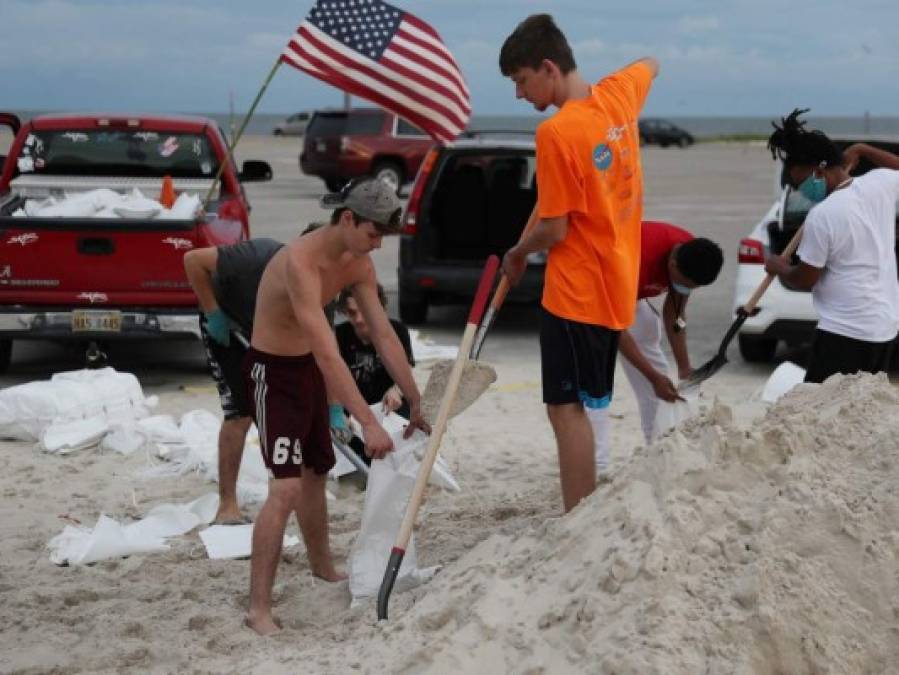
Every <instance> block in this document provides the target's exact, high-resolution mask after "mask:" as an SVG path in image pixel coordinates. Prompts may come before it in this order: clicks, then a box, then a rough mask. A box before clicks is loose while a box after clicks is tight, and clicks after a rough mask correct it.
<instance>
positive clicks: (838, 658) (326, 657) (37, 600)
mask: <svg viewBox="0 0 899 675" xmlns="http://www.w3.org/2000/svg"><path fill="white" fill-rule="evenodd" d="M298 149H299V143H298V141H297V140H296V139H284V138H281V139H279V138H271V137H262V136H253V137H248V138H247V139H245V141H243V142H242V143H241V146H240V147H239V148H238V155H239V157H240V158H243V159H249V158H254V159H266V160H267V161H269V162H270V163H271V164H272V166H273V169H274V171H275V180H274V181H273V182H271V183H267V184H259V185H252V186H248V193H249V197H250V200H251V202H252V203H253V206H254V210H253V213H252V224H253V234H254V235H256V236H273V237H275V238H279V239H282V240H286V239H289V238H290V237H292V236H294V235H295V234H296V233H298V231H300V230H301V229H302V228H303V227H304V226H305V224H306V223H307V222H309V221H311V220H315V219H320V218H321V217H322V216H323V215H325V212H323V211H321V210H320V209H319V208H318V206H317V204H316V201H315V200H316V199H317V197H318V196H319V195H320V194H321V193H322V190H323V185H322V184H321V182H320V181H317V180H315V179H310V178H306V177H303V176H301V175H300V173H299V170H298V168H297V161H296V155H297V151H298ZM644 164H645V174H646V207H645V217H646V218H647V219H662V220H669V221H671V222H674V223H678V224H681V225H683V226H685V227H688V228H689V229H691V230H692V231H693V232H694V233H695V234H697V235H703V236H707V237H710V238H712V239H715V240H717V241H718V242H719V243H720V244H721V246H722V248H723V249H724V251H725V267H724V269H723V270H722V274H721V277H720V279H719V281H718V282H717V283H716V284H715V285H714V286H712V287H710V288H708V289H704V290H702V291H700V292H698V293H697V294H696V297H695V298H694V299H691V303H690V307H689V311H688V314H689V328H688V334H689V345H690V350H691V356H692V360H693V362H694V364H696V365H698V364H700V363H702V362H703V361H705V360H706V359H707V358H708V357H709V356H711V354H712V353H713V352H714V351H715V349H716V348H717V345H718V342H719V341H720V339H721V337H722V336H723V334H724V331H725V330H726V328H727V326H728V325H729V324H730V321H731V317H732V314H731V299H732V294H733V280H734V274H735V268H736V249H737V244H738V242H739V239H740V238H741V237H743V236H745V235H746V233H748V231H749V229H750V228H751V227H752V225H753V224H754V223H755V222H756V220H757V219H758V218H759V217H760V216H761V215H762V214H763V213H764V211H765V210H766V209H767V207H768V205H769V204H770V203H771V200H772V199H773V196H774V187H775V181H774V168H773V163H772V162H771V161H770V156H769V155H768V154H767V151H766V150H765V149H764V147H762V146H759V145H749V144H700V145H698V146H695V147H693V148H691V149H688V150H679V149H665V150H663V149H660V148H648V149H647V150H646V151H645V153H644ZM396 256H397V246H396V241H395V240H394V241H392V242H387V243H385V246H384V248H383V249H382V250H381V251H379V252H378V253H377V254H376V256H375V258H376V267H377V271H378V275H379V278H380V279H381V280H382V282H383V283H384V284H385V286H386V287H387V289H388V291H389V292H390V295H391V303H392V305H391V309H392V310H394V311H395V304H396V303H395V288H396V272H395V268H396ZM465 312H466V310H465V309H464V308H439V309H437V310H436V311H435V312H433V316H432V317H431V320H430V321H429V323H428V324H427V325H426V326H424V327H422V329H421V333H422V335H423V336H424V337H426V338H428V339H431V340H433V341H434V342H436V343H438V344H445V345H454V344H457V343H458V340H459V338H460V336H461V333H462V329H463V328H464V322H465ZM535 316H536V313H535V311H534V308H529V307H510V308H507V309H504V310H503V314H502V315H501V317H500V320H499V322H498V323H497V326H496V330H495V332H494V333H493V334H492V335H491V336H490V338H489V339H488V342H487V344H486V346H485V349H484V351H483V354H482V356H481V359H482V360H483V361H486V362H488V363H490V364H492V365H493V366H494V367H495V368H496V371H497V374H498V379H497V382H496V383H495V384H494V385H492V386H491V387H490V389H489V390H488V391H487V393H486V394H484V395H483V396H482V397H481V399H479V400H478V401H477V403H476V404H475V405H473V406H472V407H471V408H469V409H468V410H466V411H465V412H463V413H462V414H461V415H459V416H458V417H457V418H455V419H454V420H453V421H452V422H451V424H450V426H449V429H448V431H447V434H446V436H445V437H444V442H443V445H442V446H441V454H442V455H443V457H444V458H445V459H446V461H447V463H448V464H449V466H450V468H451V470H452V471H453V473H454V475H455V477H456V479H457V480H458V482H459V484H460V486H461V487H462V492H461V493H459V494H452V493H449V492H445V491H442V490H436V489H430V490H429V491H428V494H427V499H426V502H425V504H424V505H423V507H422V509H421V511H420V514H419V519H418V527H417V529H416V532H415V537H416V546H417V549H418V558H419V564H420V565H421V566H430V565H439V566H441V570H440V571H439V572H438V574H437V575H436V576H435V578H434V579H432V580H431V581H430V582H428V583H426V584H424V585H422V586H419V587H417V588H415V589H413V590H411V591H407V592H402V593H395V594H394V596H393V598H392V601H391V619H390V620H389V621H387V622H381V623H378V622H377V621H376V617H375V607H374V602H373V601H372V602H368V603H363V604H362V605H361V606H358V607H355V608H350V606H349V605H350V594H349V591H348V588H347V584H346V583H339V584H329V583H325V582H323V581H320V580H318V579H316V578H313V577H312V575H311V574H310V571H309V566H308V564H307V562H306V559H305V556H304V554H303V548H302V545H300V546H299V547H295V548H291V549H287V550H285V552H284V554H283V559H282V562H281V565H280V568H279V571H278V577H277V580H276V583H275V602H276V608H275V612H276V615H277V616H278V617H280V619H281V620H282V621H283V624H284V629H285V630H283V631H282V632H281V633H280V634H278V635H277V636H275V637H273V638H266V639H261V638H258V637H257V636H256V635H255V634H253V633H252V632H250V631H249V630H248V629H246V628H245V627H244V626H243V623H242V619H243V614H244V611H245V609H246V603H247V587H248V574H249V561H248V560H228V561H220V560H209V559H208V558H207V557H206V555H205V551H204V550H203V546H202V543H201V542H200V539H199V537H198V535H197V532H196V531H192V532H190V533H188V534H186V535H184V536H181V537H177V538H174V539H173V540H171V544H172V546H171V549H170V550H168V551H166V552H163V553H156V554H148V555H134V556H131V557H128V558H123V559H118V560H111V561H105V562H100V563H96V564H93V565H88V566H68V567H60V566H56V565H54V564H53V563H52V562H51V561H50V559H49V554H48V550H47V543H48V541H49V540H50V539H51V538H52V537H54V536H55V535H57V534H59V532H60V531H62V529H63V528H64V527H65V526H66V525H68V524H73V523H81V524H83V525H86V526H91V525H93V523H95V522H96V520H97V518H98V517H99V515H100V514H106V515H108V516H110V517H113V518H116V519H119V520H123V519H127V518H129V517H130V518H138V517H140V516H142V515H143V514H145V513H146V512H147V511H148V510H149V509H150V508H152V507H153V506H155V505H157V504H160V503H165V502H170V503H184V502H187V501H190V500H192V499H195V498H197V497H200V496H201V495H204V494H207V493H209V492H214V491H215V489H216V486H215V484H214V483H211V482H208V481H205V480H204V479H203V478H202V477H201V476H199V475H196V474H189V475H184V476H179V477H169V478H147V477H145V476H142V475H141V473H142V471H144V470H145V469H146V468H147V467H148V466H149V465H150V464H151V463H155V460H152V459H151V458H149V457H148V454H147V453H146V452H137V453H135V454H133V455H130V456H127V457H125V456H122V455H120V454H117V453H111V452H103V451H101V450H99V449H98V448H96V447H94V448H89V449H86V450H81V451H77V452H74V453H72V454H69V455H66V456H58V455H50V454H47V453H44V452H41V451H39V450H37V449H35V448H34V446H33V445H32V444H30V443H26V442H0V466H2V467H3V471H2V474H0V495H2V500H0V599H2V602H0V625H2V628H0V672H4V673H50V672H53V673H82V672H83V673H120V672H135V673H173V672H192V673H219V672H240V673H282V672H283V673H293V672H313V673H347V672H360V673H388V672H389V673H393V672H402V673H425V672H428V673H460V672H464V673H474V672H492V673H505V672H509V673H533V674H536V673H547V674H549V673H552V674H555V673H609V674H612V673H615V674H618V675H624V674H629V673H633V674H638V673H639V674H641V675H642V674H645V673H659V674H662V673H666V674H668V673H683V674H685V675H687V674H694V673H703V672H705V673H739V674H745V675H749V674H759V675H760V674H762V673H784V674H786V673H790V674H791V675H792V674H794V673H795V674H800V673H809V674H811V673H889V672H897V671H896V670H895V668H896V665H895V664H896V663H897V659H899V577H897V575H896V569H897V564H899V531H897V526H896V523H897V522H899V493H897V491H896V485H897V484H899V417H897V416H896V414H895V410H896V405H897V403H899V392H897V389H896V386H895V385H894V384H891V383H890V382H889V381H888V380H887V379H886V378H885V377H873V376H864V377H849V378H836V379H834V380H831V381H829V382H828V383H826V384H824V385H820V386H816V385H803V386H800V387H798V388H797V389H795V390H794V391H793V392H792V393H791V394H790V395H788V396H787V397H785V398H784V399H782V400H781V401H780V402H779V403H777V404H775V405H774V406H770V405H769V404H766V403H763V402H762V401H761V400H760V398H759V392H760V390H761V389H762V387H763V385H764V383H765V381H766V379H767V377H768V376H769V375H770V373H771V371H772V370H773V368H774V366H775V365H776V364H767V365H757V364H756V365H750V364H745V363H743V362H742V361H741V360H740V358H739V356H738V354H737V350H736V347H735V346H734V347H732V350H731V354H730V355H731V358H732V359H733V361H734V362H733V363H732V364H730V365H728V366H727V367H726V368H725V369H724V370H723V371H722V372H721V373H720V374H719V375H717V376H716V377H715V378H713V379H712V380H710V381H709V382H708V383H706V384H705V385H704V386H703V388H702V392H701V396H700V397H699V399H698V400H697V401H696V402H695V412H696V416H695V417H693V418H692V419H691V420H689V421H688V422H686V423H685V424H684V425H682V426H681V427H679V428H678V429H676V430H674V431H672V432H670V433H669V434H667V435H666V436H664V437H663V438H662V439H660V440H659V441H658V442H656V443H654V444H652V445H650V446H645V445H644V443H643V439H642V434H641V432H640V422H639V417H638V414H637V409H636V403H635V400H634V398H633V394H632V392H631V390H630V388H629V386H628V384H627V380H626V378H625V377H624V375H623V373H622V372H621V370H620V367H619V372H618V374H617V376H616V392H615V401H614V403H613V408H612V413H613V428H612V440H613V449H612V463H613V480H612V482H611V483H610V484H607V485H603V486H602V487H601V488H600V489H598V490H597V492H596V493H595V494H594V495H593V496H592V497H591V498H590V499H589V500H586V501H585V502H584V503H582V504H581V505H580V506H579V507H578V508H577V509H576V510H575V511H574V512H572V513H571V514H569V515H568V516H567V517H564V518H561V517H560V515H561V497H560V492H559V485H558V464H557V460H556V450H555V444H554V440H553V436H552V432H551V429H550V427H549V423H548V422H547V420H546V416H545V413H544V408H543V405H542V404H541V402H540V365H539V352H538V345H537V335H536V331H535V330H534V328H533V325H534V317H535ZM111 356H112V358H113V365H115V366H116V368H117V369H119V370H122V371H127V372H133V373H135V374H136V375H137V376H138V377H139V379H140V381H141V384H142V386H143V388H144V391H145V393H146V394H148V395H150V394H153V395H158V396H159V405H158V407H157V409H156V411H155V412H157V413H166V414H171V415H173V416H175V417H176V419H177V418H179V417H180V416H181V415H182V414H184V413H185V412H187V411H190V410H194V409H205V410H209V411H210V412H213V413H215V414H217V415H220V408H219V405H218V399H217V397H216V395H215V391H214V388H213V386H212V382H211V380H210V379H209V377H208V376H207V375H206V372H205V364H204V361H203V357H202V353H201V350H200V348H199V346H198V345H195V344H188V343H185V344H183V345H180V344H179V346H178V349H177V350H173V348H172V347H171V346H170V345H166V346H161V345H141V347H140V349H134V348H130V349H129V348H128V347H126V346H117V347H115V348H114V349H113V350H112V352H111ZM801 356H802V355H801V353H788V352H782V353H781V354H779V358H778V360H779V361H780V360H783V359H788V358H795V359H800V358H801ZM430 365H432V363H429V362H424V363H421V364H419V366H417V367H416V369H415V374H416V379H417V380H418V382H419V383H420V384H421V385H423V384H424V382H425V381H426V380H427V377H428V372H429V367H430ZM78 367H80V354H78V353H75V352H73V351H72V350H65V349H63V348H61V347H56V346H52V345H49V346H48V345H39V344H35V345H22V346H19V345H17V346H16V351H15V353H14V356H13V364H12V367H11V369H10V372H9V373H8V374H6V375H4V376H3V377H0V386H3V387H6V386H10V385H13V384H20V383H23V382H28V381H31V380H35V379H44V378H47V377H49V375H50V374H51V373H53V372H57V371H60V370H66V369H73V368H78ZM329 489H330V490H331V491H332V492H333V493H334V494H335V495H336V499H335V500H333V501H331V502H329V508H330V526H331V542H332V548H333V551H334V553H335V556H336V558H337V560H338V561H339V562H340V564H341V566H342V565H343V563H344V561H345V560H346V557H347V555H348V554H349V551H350V549H351V546H352V543H353V540H354V537H355V535H356V533H357V532H358V529H359V522H360V516H361V509H362V504H363V500H364V493H362V492H361V491H360V490H359V489H358V487H357V486H356V484H355V483H353V482H352V481H345V482H341V483H330V484H329ZM258 508H259V505H258V504H254V505H250V506H248V508H247V511H248V513H250V514H251V515H253V514H255V512H256V511H257V510H258ZM288 532H289V533H290V534H297V525H296V522H295V521H291V522H290V524H289V526H288Z"/></svg>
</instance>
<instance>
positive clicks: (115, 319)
mask: <svg viewBox="0 0 899 675" xmlns="http://www.w3.org/2000/svg"><path fill="white" fill-rule="evenodd" d="M121 330H122V313H121V312H119V311H109V312H95V311H89V310H75V311H74V312H72V332H73V333H80V332H87V331H91V332H100V333H118V332H120V331H121Z"/></svg>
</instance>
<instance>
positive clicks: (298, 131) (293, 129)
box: [272, 112, 312, 136]
mask: <svg viewBox="0 0 899 675" xmlns="http://www.w3.org/2000/svg"><path fill="white" fill-rule="evenodd" d="M311 116H312V113H309V112H298V113H294V114H293V115H291V116H290V117H288V118H287V119H286V120H284V121H283V122H279V123H278V124H276V125H275V128H274V129H272V133H273V134H274V135H275V136H302V135H303V134H304V133H306V125H308V124H309V118H310V117H311Z"/></svg>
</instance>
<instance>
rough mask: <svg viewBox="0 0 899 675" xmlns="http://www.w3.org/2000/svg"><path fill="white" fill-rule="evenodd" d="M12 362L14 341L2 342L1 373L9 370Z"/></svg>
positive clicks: (0, 351)
mask: <svg viewBox="0 0 899 675" xmlns="http://www.w3.org/2000/svg"><path fill="white" fill-rule="evenodd" d="M11 361H12V340H0V373H5V372H6V371H7V370H9V364H10V362H11Z"/></svg>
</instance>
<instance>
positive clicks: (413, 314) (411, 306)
mask: <svg viewBox="0 0 899 675" xmlns="http://www.w3.org/2000/svg"><path fill="white" fill-rule="evenodd" d="M427 318H428V301H427V299H426V298H414V299H412V298H404V297H403V292H402V291H400V319H402V320H403V323H407V324H409V325H411V326H418V325H421V324H423V323H424V322H425V321H427Z"/></svg>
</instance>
